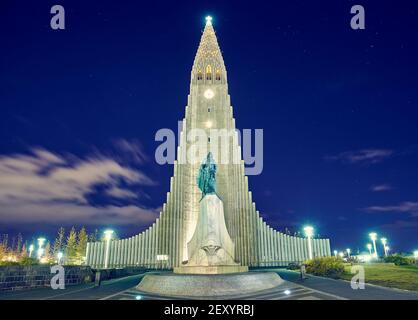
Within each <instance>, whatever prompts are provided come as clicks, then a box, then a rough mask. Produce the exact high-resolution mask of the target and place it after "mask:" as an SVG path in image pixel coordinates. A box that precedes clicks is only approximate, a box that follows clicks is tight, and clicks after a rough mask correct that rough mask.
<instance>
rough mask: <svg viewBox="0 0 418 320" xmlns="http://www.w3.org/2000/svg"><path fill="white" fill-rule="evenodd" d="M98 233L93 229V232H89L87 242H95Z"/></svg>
mask: <svg viewBox="0 0 418 320" xmlns="http://www.w3.org/2000/svg"><path fill="white" fill-rule="evenodd" d="M98 234H99V230H97V229H95V230H94V232H93V233H90V234H89V242H96V241H98Z"/></svg>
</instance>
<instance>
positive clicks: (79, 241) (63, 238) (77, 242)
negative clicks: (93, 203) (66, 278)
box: [0, 226, 101, 265]
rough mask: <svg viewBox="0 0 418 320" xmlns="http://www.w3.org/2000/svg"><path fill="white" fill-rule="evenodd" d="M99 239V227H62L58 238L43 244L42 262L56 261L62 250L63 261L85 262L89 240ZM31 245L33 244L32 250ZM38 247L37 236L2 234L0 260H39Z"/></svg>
mask: <svg viewBox="0 0 418 320" xmlns="http://www.w3.org/2000/svg"><path fill="white" fill-rule="evenodd" d="M99 240H101V238H100V237H99V232H98V230H97V229H95V230H94V231H93V232H91V233H88V232H87V230H86V228H84V227H82V228H80V229H79V230H77V229H76V228H75V227H74V226H73V227H71V228H70V229H69V231H68V232H66V230H65V229H64V227H60V228H59V229H58V231H57V234H56V238H55V239H54V240H53V241H52V242H51V241H49V240H48V239H46V241H45V243H44V244H43V246H42V249H43V251H42V255H41V262H42V263H56V262H57V260H58V253H59V252H61V253H62V256H63V257H62V260H63V261H61V262H62V263H64V264H72V265H80V264H83V263H84V259H85V255H86V247H87V242H94V241H99ZM31 246H33V247H32V248H33V250H32V251H31V250H30V248H31ZM38 249H39V246H38V241H37V239H36V238H32V239H30V240H28V239H26V240H25V239H24V238H23V235H22V234H21V233H18V234H17V236H13V237H11V238H10V237H9V235H8V234H2V235H1V236H0V262H2V263H3V264H4V263H19V262H22V261H27V260H28V259H32V260H37V258H38ZM29 256H30V257H29Z"/></svg>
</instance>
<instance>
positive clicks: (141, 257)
mask: <svg viewBox="0 0 418 320" xmlns="http://www.w3.org/2000/svg"><path fill="white" fill-rule="evenodd" d="M144 247H145V246H144V232H141V233H140V235H139V265H140V266H141V267H142V266H144Z"/></svg>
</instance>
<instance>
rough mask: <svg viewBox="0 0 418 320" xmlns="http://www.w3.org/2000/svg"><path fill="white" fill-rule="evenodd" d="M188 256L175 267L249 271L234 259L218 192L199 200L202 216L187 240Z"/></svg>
mask: <svg viewBox="0 0 418 320" xmlns="http://www.w3.org/2000/svg"><path fill="white" fill-rule="evenodd" d="M187 253H188V256H189V260H188V262H187V264H186V265H184V266H181V267H178V268H174V273H180V274H221V273H239V272H247V271H248V267H247V266H240V265H239V264H237V263H236V262H235V261H234V257H235V245H234V242H233V241H232V240H231V237H230V236H229V233H228V230H227V228H226V224H225V217H224V208H223V203H222V200H221V199H219V197H218V196H217V195H216V194H208V195H205V196H204V198H203V199H202V200H201V201H200V208H199V217H198V220H197V224H196V229H195V231H194V233H193V237H192V239H191V240H190V241H189V242H188V243H187Z"/></svg>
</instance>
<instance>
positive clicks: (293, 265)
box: [287, 262, 300, 270]
mask: <svg viewBox="0 0 418 320" xmlns="http://www.w3.org/2000/svg"><path fill="white" fill-rule="evenodd" d="M287 269H289V270H299V269H300V264H299V263H296V262H291V263H289V265H288V266H287Z"/></svg>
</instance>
